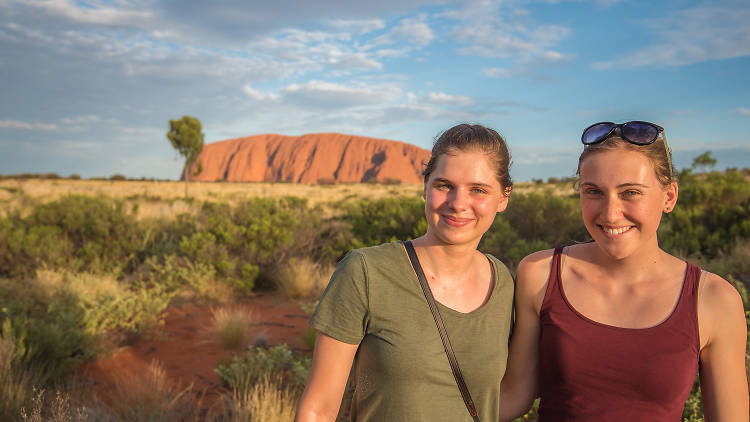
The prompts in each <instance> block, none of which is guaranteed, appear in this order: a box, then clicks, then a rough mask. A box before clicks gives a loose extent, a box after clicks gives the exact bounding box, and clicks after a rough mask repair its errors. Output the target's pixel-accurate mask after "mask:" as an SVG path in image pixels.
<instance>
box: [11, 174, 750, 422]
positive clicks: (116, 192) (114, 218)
mask: <svg viewBox="0 0 750 422" xmlns="http://www.w3.org/2000/svg"><path fill="white" fill-rule="evenodd" d="M682 176H683V178H682V182H681V190H680V205H679V206H678V207H677V209H676V210H675V212H673V213H671V214H669V215H667V216H666V217H665V218H664V221H663V224H662V227H661V228H660V231H659V238H660V241H661V242H662V245H663V247H665V249H667V250H668V251H670V252H672V253H674V254H676V255H678V256H682V257H686V258H689V259H691V260H693V261H696V262H698V263H700V264H701V265H702V266H703V267H704V268H707V269H709V270H711V271H713V272H715V273H717V274H719V275H722V276H724V277H726V278H727V279H729V280H730V281H731V282H733V283H734V284H735V285H736V286H737V289H738V290H739V291H740V292H741V294H742V295H743V299H744V301H745V307H746V309H747V308H748V306H749V305H748V295H747V289H746V287H747V283H748V282H750V183H748V179H747V178H748V172H747V171H744V172H740V171H726V172H713V173H708V174H700V175H693V174H691V173H690V172H684V173H683V175H682ZM421 192H422V187H421V186H420V185H406V184H370V183H366V184H323V185H300V184H291V183H193V184H191V187H190V197H189V198H185V197H184V186H183V184H182V183H181V182H163V181H158V182H157V181H126V180H115V181H109V180H107V181H103V180H70V179H34V178H21V179H10V178H5V179H3V180H0V323H2V335H0V420H22V416H21V412H20V409H21V408H25V409H27V410H29V411H35V410H36V409H37V408H39V415H40V417H43V418H44V419H43V420H55V421H56V420H102V421H105V420H106V421H124V420H149V418H152V416H153V414H148V415H142V414H139V413H138V412H135V410H137V409H139V408H145V407H148V408H149V409H155V410H154V412H156V413H160V416H159V417H158V418H157V419H158V420H209V421H210V420H216V421H223V420H258V419H257V416H258V414H261V413H264V414H269V415H270V414H279V415H281V414H283V415H287V416H284V417H289V416H288V415H289V407H288V406H286V405H288V402H289V401H294V400H295V397H296V395H297V394H299V391H300V389H301V386H302V384H303V382H304V377H305V371H307V370H308V369H309V364H308V359H309V356H307V355H306V353H305V352H302V351H301V350H290V349H288V348H284V347H283V346H281V345H278V344H276V343H274V342H269V341H268V338H266V339H265V340H264V339H263V338H262V336H260V337H258V336H256V339H255V343H256V344H251V345H249V346H248V347H247V348H245V349H244V350H236V351H235V350H232V351H231V352H229V351H227V352H228V353H233V354H234V355H233V359H232V360H231V361H226V362H223V363H220V364H219V365H217V367H216V372H217V374H219V376H220V378H221V379H222V380H223V382H224V386H223V387H222V389H221V391H222V393H221V394H223V401H222V402H220V404H221V405H220V406H219V407H212V408H211V409H205V408H204V407H202V406H203V405H201V403H200V400H197V401H195V400H194V401H192V402H190V403H188V402H185V400H187V399H188V398H196V397H198V398H200V397H202V396H201V395H200V394H198V393H199V392H196V391H186V390H184V388H187V387H185V386H180V387H179V388H176V387H175V388H176V389H175V388H172V387H169V386H167V385H166V384H163V382H162V381H160V380H161V378H163V376H164V370H168V369H169V368H170V362H169V361H165V362H161V364H163V366H159V362H157V363H154V367H153V368H152V370H149V371H150V372H149V371H144V376H146V375H149V374H151V375H153V376H152V378H153V379H154V380H156V381H158V382H151V383H148V382H143V383H141V384H142V385H143V386H149V385H151V384H153V385H155V386H157V387H159V389H158V390H159V391H163V392H164V394H161V395H159V394H151V393H148V392H146V394H144V395H143V397H151V396H160V397H163V398H162V399H160V400H158V403H140V402H139V400H142V398H139V397H141V396H138V395H134V396H132V397H131V398H132V400H130V401H128V400H122V401H123V402H128V403H131V404H130V405H128V406H126V407H125V408H117V407H113V406H111V405H108V404H107V403H105V402H102V401H97V400H95V399H94V400H92V399H91V398H90V391H88V390H87V388H81V387H80V382H77V381H76V380H75V377H72V376H71V375H72V374H75V370H74V369H75V368H76V367H77V366H78V365H80V364H81V363H83V362H87V361H91V359H94V358H96V357H98V356H102V355H103V354H107V353H109V352H110V351H111V350H113V348H114V350H117V348H119V347H123V346H128V345H129V344H132V343H133V342H134V341H137V340H138V339H139V338H143V336H145V335H148V336H151V335H153V331H151V330H152V329H151V327H153V326H155V325H156V326H158V324H159V323H160V322H162V321H164V319H165V318H164V315H165V314H166V313H167V312H172V311H174V310H175V307H177V306H204V307H208V308H210V309H214V310H221V309H226V310H227V311H228V310H231V309H232V308H233V307H234V306H236V304H237V303H238V302H239V303H241V302H242V301H243V300H248V298H251V297H253V298H257V297H256V294H257V292H258V291H264V292H266V293H264V294H268V293H267V291H268V290H270V289H276V290H278V292H277V293H276V295H280V297H281V296H283V295H284V294H286V295H288V296H290V297H289V298H286V299H284V300H287V301H289V300H295V301H301V303H302V307H303V309H310V303H311V302H313V301H314V298H313V296H314V295H315V294H316V293H315V292H318V291H319V289H320V287H321V285H322V283H321V282H322V281H324V280H325V279H326V278H327V277H328V274H327V273H329V272H330V271H331V268H332V265H333V264H334V263H335V261H336V259H338V257H340V256H341V255H342V254H343V253H344V252H345V251H347V250H349V249H351V248H354V247H362V246H368V245H373V244H378V243H382V242H386V241H392V240H395V239H405V238H410V237H414V236H418V235H420V234H421V233H422V232H423V231H424V229H425V224H426V223H425V222H424V216H423V215H424V214H423V213H424V211H423V202H422V199H421V198H420V196H421ZM577 201H578V200H577V198H576V195H575V192H574V190H573V188H572V183H570V181H569V180H568V181H557V182H556V183H542V182H540V181H537V182H534V183H518V184H516V186H515V188H514V193H513V196H512V198H511V202H510V205H509V207H508V209H507V211H506V212H504V213H503V214H502V215H501V216H500V217H498V218H497V219H496V220H495V223H494V224H493V227H492V228H491V229H490V231H489V232H488V234H487V235H486V236H485V238H484V239H483V241H482V244H481V245H480V248H481V249H482V250H485V251H487V252H490V253H492V254H494V255H495V256H497V257H498V258H500V259H501V260H503V261H504V262H506V263H507V264H508V265H509V267H510V268H511V269H513V268H515V265H516V264H517V263H518V261H519V260H520V259H521V258H522V257H523V256H525V255H526V254H528V253H530V252H533V251H535V250H538V249H543V248H548V247H551V246H552V245H554V244H570V243H572V242H579V241H585V240H586V239H587V235H586V232H585V229H584V228H583V227H582V224H581V219H580V209H579V206H578V202H577ZM313 273H315V274H314V275H313V276H312V277H311V274H313ZM323 273H326V274H323ZM284 292H287V293H284ZM167 306H169V308H167ZM297 306H298V305H297ZM165 309H166V312H165ZM172 314H174V312H172ZM747 315H748V321H750V313H748V314H747ZM261 316H262V315H261ZM234 319H236V318H233V320H234ZM242 324H243V325H248V324H249V325H248V335H249V336H250V338H252V332H251V331H252V330H253V329H254V328H257V327H252V323H247V322H242ZM305 336H306V337H305V338H307V337H309V336H308V335H307V334H305ZM259 340H260V341H259ZM251 341H252V340H251ZM306 341H307V339H306V340H303V338H302V336H300V338H299V339H297V340H296V341H295V342H294V343H296V344H300V343H305V342H306ZM240 343H245V341H244V340H243V341H240ZM268 346H274V347H272V348H268ZM232 347H234V346H232ZM230 349H231V348H230ZM227 350H229V349H227ZM307 353H309V351H308V352H307ZM748 359H750V356H749V357H748ZM748 368H750V366H749V367H748ZM50 374H53V375H54V376H51V375H50ZM149 376H150V375H149ZM266 376H272V377H275V378H274V379H270V378H268V379H267V378H266ZM262 379H263V380H264V381H263V382H262V383H260V382H259V380H262ZM237 380H245V381H247V380H253V381H252V383H253V385H256V384H257V385H258V388H256V389H250V388H248V387H249V385H247V382H245V381H242V382H238V381H237ZM256 381H258V382H256ZM126 384H127V382H126V380H123V383H122V386H126ZM35 386H36V387H39V388H43V389H45V390H46V391H47V394H46V395H39V394H38V393H35V392H34V391H35V390H34V389H33V387H35ZM71 386H73V387H71ZM162 387H163V388H162ZM240 387H241V388H240ZM144 388H145V387H144ZM126 389H127V388H126ZM58 391H63V392H64V394H63V395H60V394H57V392H58ZM144 391H145V390H144ZM699 397H700V396H699V390H698V388H696V389H695V391H694V393H693V394H692V395H691V397H690V399H689V400H688V403H687V405H686V408H685V414H684V419H685V420H689V421H700V420H702V411H701V408H700V398H699ZM60 400H62V401H65V403H63V404H65V406H67V407H66V409H68V410H66V412H67V413H66V415H67V416H65V415H64V416H65V417H67V419H65V418H63V419H59V418H56V416H55V414H56V413H55V412H58V410H59V409H60V408H61V405H60V404H59V402H60ZM177 400H179V402H180V404H179V405H177V404H176V403H177ZM280 402H282V403H285V406H281V405H280V404H279V403H280ZM40 403H41V404H40ZM56 403H57V404H56ZM204 404H205V403H204ZM292 407H293V406H292ZM55 409H58V410H55ZM259 409H266V410H259ZM186 411H189V412H188V413H189V414H188V413H185V412H186ZM181 412H182V413H181ZM58 413H59V412H58ZM76 415H77V416H76ZM81 415H82V416H81ZM253 415H255V416H253ZM79 416H80V418H79ZM279 417H281V416H279ZM252 418H256V419H252ZM24 419H26V418H24ZM534 419H535V416H534V413H533V412H532V413H531V414H530V415H529V416H528V417H527V418H526V420H534ZM260 420H269V419H260Z"/></svg>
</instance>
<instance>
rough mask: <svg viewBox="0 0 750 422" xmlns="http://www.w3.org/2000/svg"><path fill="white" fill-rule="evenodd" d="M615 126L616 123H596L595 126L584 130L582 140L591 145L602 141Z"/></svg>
mask: <svg viewBox="0 0 750 422" xmlns="http://www.w3.org/2000/svg"><path fill="white" fill-rule="evenodd" d="M614 127H615V125H614V124H613V123H598V124H595V125H594V126H591V127H590V128H588V129H586V130H585V131H583V136H582V137H581V141H582V142H583V144H584V145H591V144H595V143H597V142H600V141H601V140H602V139H604V138H605V137H606V136H607V134H609V132H610V131H611V130H612V128H614Z"/></svg>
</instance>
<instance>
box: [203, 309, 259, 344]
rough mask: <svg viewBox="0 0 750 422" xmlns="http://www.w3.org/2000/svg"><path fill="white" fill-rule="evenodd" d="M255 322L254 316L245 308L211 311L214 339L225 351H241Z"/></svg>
mask: <svg viewBox="0 0 750 422" xmlns="http://www.w3.org/2000/svg"><path fill="white" fill-rule="evenodd" d="M253 321H254V318H253V314H252V312H250V311H249V310H247V309H243V308H219V309H212V310H211V331H212V333H213V337H215V338H216V340H217V341H218V342H219V344H221V346H222V347H224V348H225V349H239V348H240V347H242V346H244V345H245V344H247V342H248V341H249V339H250V337H251V335H252V331H253V330H252V329H251V328H250V324H251V323H252V322H253Z"/></svg>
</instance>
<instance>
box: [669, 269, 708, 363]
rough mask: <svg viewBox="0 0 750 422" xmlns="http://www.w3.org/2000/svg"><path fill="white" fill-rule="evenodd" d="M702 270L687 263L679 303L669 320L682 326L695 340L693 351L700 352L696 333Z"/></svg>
mask: <svg viewBox="0 0 750 422" xmlns="http://www.w3.org/2000/svg"><path fill="white" fill-rule="evenodd" d="M701 274H702V270H701V268H700V267H698V266H697V265H694V264H692V263H691V262H687V268H686V269H685V279H684V281H683V284H684V285H683V286H682V292H681V293H680V298H679V302H678V304H677V307H676V308H675V310H674V313H675V314H676V315H673V318H671V320H672V321H673V322H674V323H676V324H684V325H685V328H686V329H687V330H689V331H690V332H691V333H692V335H693V336H694V338H695V350H696V351H698V352H699V351H700V335H699V332H698V288H699V284H700V280H701Z"/></svg>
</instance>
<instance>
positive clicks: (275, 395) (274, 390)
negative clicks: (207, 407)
mask: <svg viewBox="0 0 750 422" xmlns="http://www.w3.org/2000/svg"><path fill="white" fill-rule="evenodd" d="M296 402H297V401H296V395H295V393H294V392H293V391H291V390H290V389H288V388H286V387H284V386H283V385H282V383H281V382H280V381H277V380H270V379H269V378H264V379H263V380H261V381H260V382H258V383H256V384H254V385H253V386H252V387H251V388H249V389H246V390H234V391H233V393H232V401H231V402H230V403H229V404H228V406H227V407H228V408H229V412H230V414H231V418H230V420H231V421H232V422H265V421H275V422H287V421H288V422H291V421H293V420H294V413H295V407H296V406H295V403H296Z"/></svg>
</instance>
